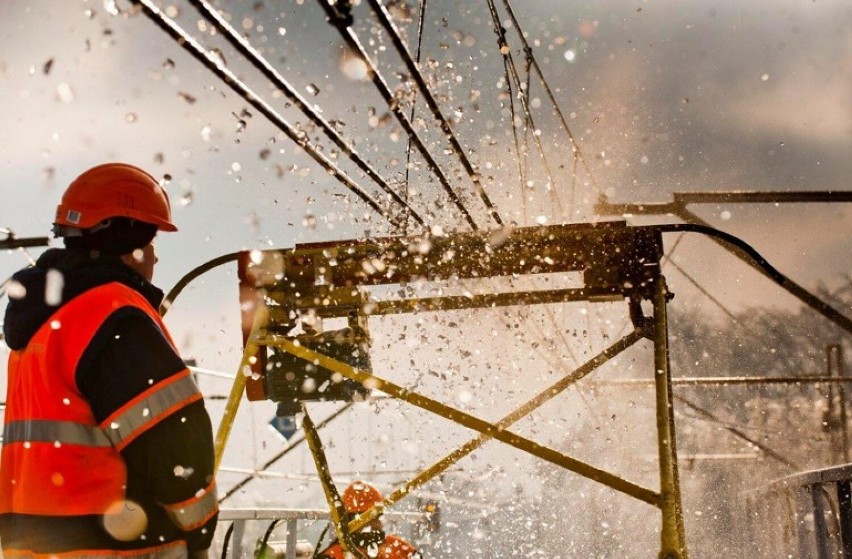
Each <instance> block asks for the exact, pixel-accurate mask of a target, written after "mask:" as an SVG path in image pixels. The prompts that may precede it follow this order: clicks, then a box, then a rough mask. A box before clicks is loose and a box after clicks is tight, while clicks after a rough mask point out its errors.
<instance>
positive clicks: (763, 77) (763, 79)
mask: <svg viewBox="0 0 852 559" xmlns="http://www.w3.org/2000/svg"><path fill="white" fill-rule="evenodd" d="M760 81H762V82H768V81H769V74H763V75H762V76H760Z"/></svg>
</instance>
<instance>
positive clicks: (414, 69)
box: [369, 0, 503, 225]
mask: <svg viewBox="0 0 852 559" xmlns="http://www.w3.org/2000/svg"><path fill="white" fill-rule="evenodd" d="M369 2H370V5H371V6H372V7H373V12H375V14H376V17H377V18H378V20H379V23H381V24H382V27H384V28H385V30H386V31H387V32H388V35H390V38H391V41H392V42H393V44H394V47H396V50H397V52H398V53H399V55H400V56H401V57H402V60H403V62H404V63H405V66H406V68H408V71H409V73H411V76H412V77H413V78H414V82H415V83H416V84H417V88H418V89H419V90H420V94H421V95H422V96H423V98H424V99H425V100H426V104H427V105H428V106H429V109H430V110H431V111H432V115H433V116H434V117H435V119H436V120H437V121H438V123H439V124H440V126H441V131H443V132H444V136H445V137H446V138H447V141H449V142H450V145H451V146H452V147H453V151H455V152H456V154H457V155H458V157H459V161H461V164H462V166H463V167H464V169H465V171H466V172H467V174H468V176H469V177H470V179H471V181H472V182H473V185H474V188H475V189H476V192H477V193H478V194H479V197H480V199H481V200H482V202H483V203H484V204H485V207H486V208H488V212H489V213H490V214H491V217H492V219H494V221H496V222H497V225H503V220H502V219H501V218H500V214H498V213H497V209H496V208H495V207H494V204H493V203H492V202H491V199H490V198H489V197H488V194H487V193H486V192H485V188H484V187H483V186H482V182H481V181H480V178H479V173H478V172H477V171H476V169H474V168H473V165H472V164H471V162H470V159H469V158H468V156H467V153H465V150H464V148H463V147H462V145H461V143H460V142H459V140H458V138H457V137H456V135H455V133H453V129H452V127H451V126H450V122H449V121H448V120H447V118H446V117H445V116H444V113H443V112H442V111H441V108H440V107H439V106H438V102H437V101H436V100H435V96H434V95H433V94H432V91H431V90H430V89H429V86H428V85H427V84H426V80H425V79H423V74H422V73H421V72H420V68H419V66H418V65H417V64H416V63H415V62H414V59H412V58H411V54H410V53H409V52H408V48H407V47H406V46H405V43H404V42H403V40H402V37H401V36H400V33H399V29H397V27H396V24H394V22H393V20H392V19H391V16H390V14H389V13H388V11H387V9H386V8H385V7H384V6H383V5H382V3H381V2H380V1H379V0H369Z"/></svg>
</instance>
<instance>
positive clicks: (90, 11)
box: [83, 8, 98, 19]
mask: <svg viewBox="0 0 852 559" xmlns="http://www.w3.org/2000/svg"><path fill="white" fill-rule="evenodd" d="M83 14H84V15H85V16H86V17H87V18H89V19H95V16H96V15H98V12H96V11H95V10H93V9H91V8H89V9H87V10H86V11H84V12H83Z"/></svg>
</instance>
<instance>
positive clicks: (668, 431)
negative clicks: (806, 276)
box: [216, 228, 688, 559]
mask: <svg viewBox="0 0 852 559" xmlns="http://www.w3.org/2000/svg"><path fill="white" fill-rule="evenodd" d="M543 229H545V230H546V229H547V228H543ZM537 234H538V235H541V233H540V231H537ZM546 239H547V240H548V241H553V240H554V236H553V235H551V236H549V237H546ZM473 240H474V241H476V240H477V239H473ZM556 240H557V241H558V239H556ZM466 242H468V243H469V244H471V245H472V244H475V243H472V242H471V239H467V240H466ZM554 246H555V247H556V249H554V250H557V249H558V243H557V244H555V245H554ZM344 248H346V247H344ZM524 248H525V249H526V248H528V249H530V250H532V249H533V248H534V247H533V246H532V245H530V246H529V247H526V246H525V247H524ZM338 249H339V247H338V248H335V249H334V254H335V255H337V254H338V252H337V251H338ZM370 249H371V250H373V247H370ZM317 250H321V251H322V252H324V253H325V252H329V251H328V249H327V248H322V249H317ZM341 250H342V249H341ZM586 250H588V249H586ZM590 253H591V254H593V253H594V251H593V250H590ZM472 254H473V252H472ZM610 258H611V257H610ZM466 262H468V261H467V260H466ZM507 262H509V263H510V261H509V260H508V259H506V257H504V261H503V262H501V263H500V265H501V266H502V267H503V270H508V269H510V266H509V265H508V264H507ZM652 264H653V263H652ZM417 265H418V266H420V265H421V263H419V262H418V263H417ZM646 265H647V263H646ZM353 266H354V265H353ZM306 269H307V268H306ZM353 269H356V270H357V268H353ZM607 271H608V270H607ZM478 273H479V271H477V274H478ZM643 273H645V274H647V270H644V271H643ZM353 277H354V274H353ZM644 277H647V276H644ZM367 279H368V280H369V278H367ZM370 281H371V282H372V284H374V285H375V284H378V283H381V282H380V281H374V280H369V281H365V282H366V283H370ZM604 287H606V286H604ZM333 291H334V290H333V289H331V290H330V291H329V293H331V294H332V295H333ZM340 291H343V292H346V293H348V294H349V295H350V296H351V293H352V288H345V289H343V290H340ZM601 295H602V296H601ZM302 296H304V294H302ZM641 296H642V297H643V298H648V299H649V300H650V301H651V303H652V305H653V316H651V317H644V316H641V311H640V310H638V300H636V299H635V298H633V297H631V301H630V311H631V319H633V322H634V325H635V326H636V329H635V330H634V331H633V332H631V333H630V334H628V335H627V336H625V337H623V338H622V339H621V340H619V341H618V342H616V343H614V344H612V345H611V346H610V347H608V348H606V349H605V350H604V351H602V352H601V353H599V354H598V355H596V356H595V357H594V358H592V359H590V360H589V361H588V362H586V363H584V364H583V365H581V366H580V367H578V368H577V369H575V370H574V371H572V372H571V373H569V374H568V375H566V376H565V377H563V378H562V379H560V380H559V381H557V382H556V383H555V384H553V385H552V386H550V387H548V388H547V389H545V390H543V391H542V392H540V393H539V394H538V395H536V396H535V397H534V398H532V399H531V400H529V401H528V402H526V403H525V404H524V405H522V406H521V407H520V408H518V409H517V410H515V411H513V412H512V413H510V414H509V415H507V416H506V417H504V418H502V419H500V420H499V421H497V422H495V423H491V422H489V421H485V420H483V419H481V418H478V417H476V416H473V415H471V414H468V413H466V412H463V411H461V410H458V409H455V408H453V407H451V406H448V405H446V404H443V403H441V402H439V401H437V400H434V399H432V398H429V397H427V396H424V395H422V394H419V393H417V392H414V391H411V390H408V389H406V388H405V387H402V386H399V385H397V384H394V383H393V382H391V381H388V380H386V379H383V378H381V377H378V376H376V375H373V374H371V373H369V372H367V371H363V370H360V369H358V368H355V367H353V366H351V365H349V364H347V363H343V362H341V361H337V360H335V359H332V358H330V357H328V356H326V355H324V354H322V353H319V352H316V351H313V350H311V349H309V348H306V347H304V346H301V345H299V344H297V343H294V341H293V340H292V339H291V338H289V337H288V336H286V335H283V334H279V333H276V331H275V330H276V329H275V328H269V327H268V326H269V325H270V324H272V325H275V324H276V323H278V322H280V320H279V319H280V318H281V317H279V316H273V317H272V318H270V315H275V314H278V313H280V312H281V310H279V309H277V308H275V307H272V308H270V312H269V313H267V312H266V310H265V309H263V312H258V313H256V314H255V320H254V325H253V327H252V329H251V333H250V334H249V335H248V337H247V341H246V351H245V352H244V355H243V359H242V361H241V363H240V370H239V371H238V374H237V378H236V380H235V382H234V386H233V388H232V391H231V396H230V398H229V400H228V404H227V406H226V409H225V413H224V416H223V418H222V422H221V424H220V427H219V432H218V434H217V438H216V464H217V466H218V464H219V463H220V462H221V458H222V454H223V453H224V449H225V446H226V443H227V439H228V436H229V433H230V430H231V426H232V425H233V421H234V419H235V417H236V413H237V410H238V408H239V401H240V399H241V396H242V394H243V391H244V390H245V379H246V374H247V373H249V371H248V370H247V369H248V367H249V366H250V365H251V364H252V358H253V356H254V355H255V354H256V353H257V351H258V349H259V348H261V347H264V346H265V347H275V348H277V349H279V350H281V351H285V352H287V353H289V354H291V355H293V356H295V357H297V358H299V359H303V360H305V361H308V362H311V363H313V364H314V365H317V366H320V367H323V368H325V369H328V370H330V371H334V372H336V373H338V374H340V375H342V376H343V377H345V378H347V379H350V380H352V381H356V382H360V383H362V384H364V385H365V386H369V387H370V388H375V389H377V390H380V391H381V392H384V393H386V394H388V395H390V396H392V397H395V398H397V399H400V400H403V401H405V402H408V403H409V404H411V405H414V406H417V407H419V408H422V409H424V410H427V411H429V412H431V413H434V414H436V415H439V416H441V417H444V418H446V419H448V420H451V421H454V422H456V423H458V424H460V425H462V426H464V427H467V428H469V429H472V430H474V431H477V432H478V433H479V436H478V437H477V438H475V439H472V440H470V441H468V442H467V443H465V444H464V445H462V446H460V447H459V448H457V449H456V450H454V451H452V452H451V453H450V454H448V455H447V456H445V457H443V458H442V459H440V460H439V461H437V462H436V463H435V464H433V465H432V466H430V467H428V468H426V469H424V470H423V471H422V472H420V473H419V474H418V475H416V476H414V477H413V478H411V479H410V480H408V481H407V482H406V483H404V484H403V485H401V486H400V487H399V488H397V489H396V490H394V491H393V492H392V493H391V494H390V495H388V496H387V497H386V498H385V499H384V501H383V502H382V503H379V504H377V505H376V506H374V507H373V508H371V509H370V510H368V511H366V512H365V513H363V514H361V515H360V516H359V517H357V518H356V519H355V520H352V521H350V522H349V523H348V524H347V523H345V522H343V518H344V517H343V516H342V514H341V510H340V509H339V502H340V501H339V496H337V491H336V488H335V487H334V483H333V480H332V479H331V475H330V473H329V471H328V467H327V462H326V461H325V455H324V452H323V450H322V444H321V441H320V439H319V435H318V433H317V432H316V429H315V428H314V426H313V422H312V421H311V420H310V417H309V415H308V414H307V413H306V414H305V420H304V422H303V427H304V429H305V434H306V438H307V440H308V443H309V445H310V447H311V451H312V453H313V455H314V460H315V461H316V464H317V469H318V472H319V474H320V479H321V481H322V483H323V488H324V491H325V494H326V497H327V499H328V502H329V507H330V509H331V514H332V518H333V520H334V524H335V529H336V530H337V534H338V537H339V540H340V541H341V543H342V544H343V545H344V546H348V544H349V543H350V542H349V534H351V533H353V532H355V531H357V530H359V529H361V528H363V527H364V526H365V525H366V524H367V523H369V522H370V521H371V520H373V519H375V518H377V517H378V516H379V515H381V513H382V511H383V510H384V509H385V508H387V507H389V506H392V505H393V504H394V503H396V502H397V501H399V500H400V499H402V498H404V497H405V496H406V495H408V494H409V493H410V492H411V491H412V490H413V489H415V488H416V487H419V486H420V485H422V484H424V483H425V482H427V481H428V480H430V479H432V478H434V477H435V476H437V475H439V474H441V473H442V472H444V471H445V470H447V469H448V468H449V467H451V466H452V465H453V464H455V463H457V462H458V461H459V460H461V459H462V458H463V457H464V456H467V455H468V454H470V453H471V452H473V451H474V450H476V449H477V448H479V447H480V446H481V445H482V444H484V443H485V442H487V441H488V440H490V439H497V440H499V441H501V442H503V443H505V444H508V445H510V446H513V447H515V448H517V449H519V450H522V451H524V452H527V453H529V454H531V455H533V456H536V457H538V458H540V459H542V460H545V461H548V462H551V463H553V464H555V465H558V466H561V467H563V468H565V469H568V470H571V471H573V472H575V473H577V474H579V475H582V476H583V477H586V478H588V479H591V480H593V481H597V482H599V483H602V484H604V485H606V486H607V487H610V488H611V489H614V490H616V491H619V492H621V493H624V494H626V495H628V496H630V497H633V498H635V499H638V500H640V501H642V502H645V503H647V504H650V505H652V506H654V507H656V508H658V509H659V510H660V512H661V524H662V527H661V531H660V551H659V555H658V557H659V558H660V559H688V552H687V545H686V536H685V531H684V523H683V511H682V502H681V492H680V483H679V477H678V465H677V445H676V438H675V427H674V410H673V405H672V404H673V402H672V388H671V384H672V381H671V373H670V368H669V354H668V333H667V316H666V304H667V300H668V298H669V293H668V290H667V287H666V281H665V278H664V277H663V276H662V275H661V274H660V273H659V270H658V268H657V269H656V270H654V273H653V274H652V278H651V281H650V282H648V285H646V286H645V288H644V291H643V292H642V295H641ZM346 298H349V297H346ZM604 298H605V299H606V300H610V301H611V300H613V298H621V297H618V295H617V293H610V292H608V291H606V289H605V290H604V292H603V293H601V294H600V295H598V296H597V297H594V296H593V294H590V292H589V291H586V290H551V291H541V292H532V293H520V294H519V293H512V294H496V295H489V296H475V297H461V298H459V297H455V298H444V299H442V298H434V299H426V300H407V301H400V302H389V303H386V304H385V305H384V307H379V306H378V305H373V306H372V309H373V312H372V314H392V313H396V312H412V311H415V310H437V309H448V308H472V307H484V306H494V305H508V304H525V303H526V304H530V303H538V304H541V303H553V302H558V301H569V300H574V301H576V300H587V301H591V302H595V301H598V300H604ZM327 301H330V303H331V304H330V305H329V304H328V303H327V304H326V308H325V309H324V312H325V313H326V315H327V316H334V315H335V313H339V312H340V309H339V308H338V309H334V310H333V311H330V310H329V309H328V307H329V306H331V307H333V306H334V304H335V298H334V297H329V298H327ZM278 303H279V304H280V303H281V302H280V301H278ZM343 306H345V305H343ZM377 309H378V311H379V312H376V311H377ZM259 310H260V309H259ZM318 311H320V312H323V309H318ZM318 314H319V313H318ZM643 338H645V339H650V340H651V341H653V344H654V365H655V372H654V373H655V374H654V383H655V397H656V398H655V399H656V425H657V435H658V455H659V468H660V471H659V475H660V489H659V491H654V490H652V489H648V488H646V487H642V486H640V485H638V484H636V483H634V482H631V481H629V480H627V479H624V478H622V477H619V476H617V475H615V474H612V473H610V472H607V471H605V470H602V469H599V468H596V467H595V466H592V465H590V464H588V463H585V462H582V461H580V460H577V459H576V458H573V457H571V456H568V455H566V454H563V453H561V452H559V451H557V450H555V449H553V448H549V447H547V446H544V445H541V444H539V443H537V442H535V441H533V440H531V439H529V438H526V437H524V436H522V435H519V434H517V433H515V432H513V431H510V430H509V427H510V426H511V425H513V424H514V423H516V422H517V421H518V420H520V419H521V418H523V417H525V416H526V415H528V414H529V413H531V412H532V411H533V410H535V409H537V408H538V407H540V406H541V405H542V404H544V403H545V402H546V401H548V400H550V399H551V398H553V397H555V396H556V395H557V394H559V393H561V392H562V391H564V390H565V389H567V388H568V387H570V386H571V385H573V384H574V383H575V382H577V381H578V380H580V379H581V378H583V377H585V376H586V375H588V374H589V373H591V372H592V371H593V370H594V369H596V368H597V367H599V366H601V365H602V364H604V363H605V362H607V361H608V360H609V359H611V358H613V357H614V356H616V355H618V354H619V353H621V352H622V351H624V350H626V349H627V348H629V347H631V346H632V345H634V344H635V343H636V342H638V341H639V340H641V339H643Z"/></svg>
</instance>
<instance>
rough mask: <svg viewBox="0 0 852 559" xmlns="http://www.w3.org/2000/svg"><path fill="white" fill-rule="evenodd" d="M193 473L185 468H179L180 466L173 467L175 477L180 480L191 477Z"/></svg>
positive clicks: (190, 469)
mask: <svg viewBox="0 0 852 559" xmlns="http://www.w3.org/2000/svg"><path fill="white" fill-rule="evenodd" d="M193 471H194V470H193V469H192V468H186V467H184V466H181V465H180V464H178V465H177V466H175V469H174V472H175V477H179V478H181V479H187V478H188V477H189V476H191V475H192V472H193Z"/></svg>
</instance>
